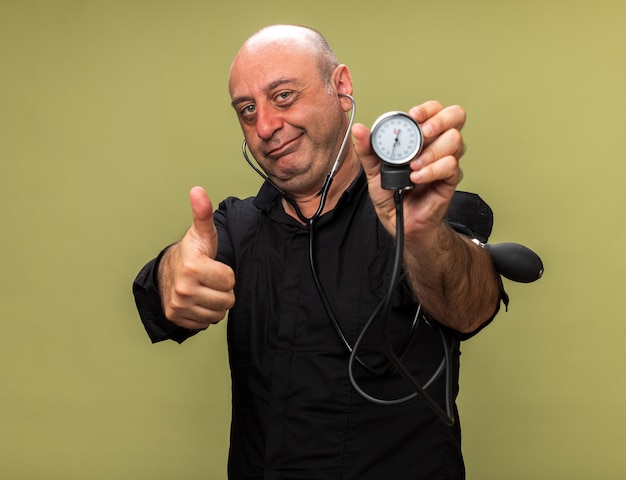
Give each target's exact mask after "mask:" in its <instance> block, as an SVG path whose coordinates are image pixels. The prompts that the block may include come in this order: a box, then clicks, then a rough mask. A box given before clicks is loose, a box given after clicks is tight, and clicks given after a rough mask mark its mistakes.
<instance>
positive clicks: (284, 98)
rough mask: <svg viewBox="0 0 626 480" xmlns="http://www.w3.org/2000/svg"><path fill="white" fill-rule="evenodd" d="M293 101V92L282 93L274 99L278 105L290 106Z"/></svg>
mask: <svg viewBox="0 0 626 480" xmlns="http://www.w3.org/2000/svg"><path fill="white" fill-rule="evenodd" d="M293 100H294V95H293V92H291V91H284V92H280V93H278V94H277V95H276V96H275V97H274V102H275V103H276V104H277V105H289V104H290V103H292V102H293Z"/></svg>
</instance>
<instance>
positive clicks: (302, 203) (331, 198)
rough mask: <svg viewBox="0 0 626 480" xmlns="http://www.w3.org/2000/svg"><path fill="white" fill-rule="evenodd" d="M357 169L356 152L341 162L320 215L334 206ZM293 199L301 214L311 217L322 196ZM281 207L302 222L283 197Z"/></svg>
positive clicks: (355, 174)
mask: <svg viewBox="0 0 626 480" xmlns="http://www.w3.org/2000/svg"><path fill="white" fill-rule="evenodd" d="M359 171H360V162H359V160H358V158H357V157H356V154H354V155H350V156H348V157H347V158H346V159H345V160H344V162H343V163H342V164H341V166H340V167H339V170H337V173H336V174H335V177H334V178H333V181H332V184H331V186H330V190H329V191H328V194H327V196H326V203H325V204H324V208H323V209H322V211H321V213H320V215H324V214H325V213H327V212H329V211H331V210H332V209H333V208H335V206H336V205H337V202H338V201H339V198H340V197H341V195H342V194H343V192H344V191H345V190H346V189H347V188H348V187H349V186H350V184H351V183H352V182H353V181H354V179H355V178H356V176H357V175H358V174H359ZM293 200H294V201H295V202H296V204H297V205H298V208H299V209H300V212H301V213H302V215H303V216H304V217H306V218H311V217H313V215H315V213H316V212H317V210H318V209H319V206H320V201H321V200H322V196H321V194H319V193H318V194H315V195H312V196H308V197H295V198H293ZM283 208H284V209H285V212H286V213H287V214H289V215H290V216H292V217H293V218H295V219H296V220H298V221H299V222H302V220H301V219H300V217H299V216H298V214H297V212H296V209H295V208H294V206H293V205H291V204H290V203H289V202H288V201H286V200H285V199H283Z"/></svg>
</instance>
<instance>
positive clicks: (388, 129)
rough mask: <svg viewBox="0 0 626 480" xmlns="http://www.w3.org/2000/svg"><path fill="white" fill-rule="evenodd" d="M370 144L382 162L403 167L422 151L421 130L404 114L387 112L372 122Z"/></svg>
mask: <svg viewBox="0 0 626 480" xmlns="http://www.w3.org/2000/svg"><path fill="white" fill-rule="evenodd" d="M370 143H371V145H372V149H373V150H374V152H375V153H376V155H378V157H379V158H380V159H381V160H382V161H383V162H386V163H390V164H392V165H403V164H405V163H408V162H410V161H411V160H413V158H415V156H416V155H417V154H418V153H419V152H420V150H421V149H422V143H423V136H422V130H421V129H420V127H419V125H418V124H417V122H416V121H415V120H413V119H412V118H411V117H410V116H409V115H407V114H406V113H404V112H388V113H385V114H383V115H381V116H380V117H379V118H378V119H377V120H376V121H375V122H374V125H373V126H372V132H371V137H370Z"/></svg>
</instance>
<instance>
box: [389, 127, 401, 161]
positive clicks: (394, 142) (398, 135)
mask: <svg viewBox="0 0 626 480" xmlns="http://www.w3.org/2000/svg"><path fill="white" fill-rule="evenodd" d="M400 132H401V130H395V133H396V138H395V140H394V141H393V146H392V147H391V155H390V156H391V157H392V158H393V151H394V150H395V149H396V146H397V145H398V143H400V141H399V140H398V137H400Z"/></svg>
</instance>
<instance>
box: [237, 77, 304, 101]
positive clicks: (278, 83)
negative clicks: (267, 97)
mask: <svg viewBox="0 0 626 480" xmlns="http://www.w3.org/2000/svg"><path fill="white" fill-rule="evenodd" d="M292 82H296V80H295V79H294V78H280V79H278V80H274V81H273V82H272V83H270V84H269V85H267V86H266V87H265V89H264V90H265V91H266V92H269V91H272V90H274V89H275V88H277V87H280V86H281V85H284V84H286V83H292ZM249 100H254V98H253V97H251V96H245V95H242V96H240V97H235V98H233V101H232V102H230V105H231V106H232V107H234V106H235V105H237V104H238V103H242V102H246V101H249Z"/></svg>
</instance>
